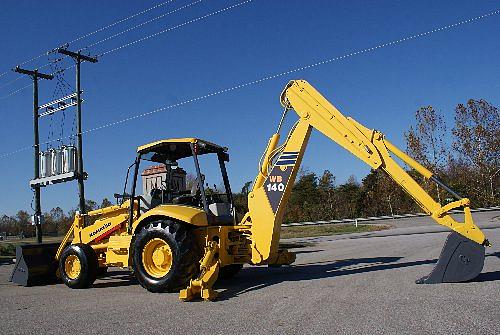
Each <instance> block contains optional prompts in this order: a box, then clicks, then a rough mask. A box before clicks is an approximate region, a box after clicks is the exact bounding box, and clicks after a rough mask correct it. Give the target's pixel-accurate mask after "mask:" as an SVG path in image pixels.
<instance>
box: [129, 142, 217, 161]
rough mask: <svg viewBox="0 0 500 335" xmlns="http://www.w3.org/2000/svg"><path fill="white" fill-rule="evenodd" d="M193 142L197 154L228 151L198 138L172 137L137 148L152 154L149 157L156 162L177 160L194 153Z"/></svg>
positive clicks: (142, 153)
mask: <svg viewBox="0 0 500 335" xmlns="http://www.w3.org/2000/svg"><path fill="white" fill-rule="evenodd" d="M191 144H193V146H194V149H195V152H196V154H197V155H204V154H208V153H225V152H226V151H227V148H225V147H221V146H218V145H217V144H214V143H211V142H208V141H204V140H200V139H198V138H171V139H167V140H160V141H156V142H152V143H149V144H145V145H142V146H140V147H138V148H137V152H138V153H139V154H141V155H145V154H150V155H148V156H150V158H148V159H150V160H152V161H155V162H163V161H165V160H167V159H168V160H171V161H175V160H178V159H181V158H185V157H189V156H192V155H193V152H192V150H191ZM226 155H227V154H226Z"/></svg>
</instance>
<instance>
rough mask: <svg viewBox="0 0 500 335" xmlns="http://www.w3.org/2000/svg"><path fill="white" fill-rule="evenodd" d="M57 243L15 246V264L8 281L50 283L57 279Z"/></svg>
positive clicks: (34, 284)
mask: <svg viewBox="0 0 500 335" xmlns="http://www.w3.org/2000/svg"><path fill="white" fill-rule="evenodd" d="M57 248H59V243H46V244H25V245H19V246H17V248H16V265H15V267H14V270H13V271H12V275H11V276H10V281H11V282H13V283H17V284H21V285H23V286H36V285H44V284H51V283H55V282H56V281H57V275H56V272H57V261H56V259H55V257H56V253H57Z"/></svg>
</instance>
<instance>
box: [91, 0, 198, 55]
mask: <svg viewBox="0 0 500 335" xmlns="http://www.w3.org/2000/svg"><path fill="white" fill-rule="evenodd" d="M202 1H203V0H196V1H194V2H191V3H189V4H187V5H184V6H182V7H179V8H177V9H174V10H171V11H169V12H167V13H164V14H162V15H159V16H157V17H154V18H152V19H150V20H147V21H145V22H143V23H140V24H138V25H135V26H133V27H130V28H128V29H125V30H123V31H120V32H119V33H116V34H113V35H111V36H108V37H106V38H105V39H102V40H100V41H97V42H94V43H92V44H89V45H87V46H86V47H84V48H83V50H85V49H88V48H92V47H93V46H96V45H98V44H101V43H103V42H106V41H109V40H111V39H113V38H115V37H118V36H120V35H123V34H125V33H128V32H129V31H132V30H134V29H137V28H140V27H142V26H144V25H146V24H149V23H152V22H154V21H156V20H159V19H161V18H164V17H166V16H168V15H171V14H174V13H177V12H178V11H181V10H183V9H186V8H188V7H191V6H193V5H196V4H199V3H200V2H202Z"/></svg>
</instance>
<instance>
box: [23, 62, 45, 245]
mask: <svg viewBox="0 0 500 335" xmlns="http://www.w3.org/2000/svg"><path fill="white" fill-rule="evenodd" d="M14 71H15V72H17V73H21V74H25V75H28V76H30V77H31V79H33V132H34V138H35V140H34V146H33V147H34V149H35V152H34V155H35V156H34V158H35V165H34V167H35V179H38V178H40V138H39V134H38V118H39V115H38V109H39V106H38V78H42V79H46V80H52V79H54V76H53V75H50V74H44V73H40V72H38V70H26V69H21V68H20V67H19V66H17V67H16V68H15V69H14ZM33 189H34V190H35V215H34V217H33V218H34V219H33V223H34V224H35V227H36V239H37V241H38V243H42V205H41V202H40V186H33Z"/></svg>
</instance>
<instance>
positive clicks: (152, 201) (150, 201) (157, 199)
mask: <svg viewBox="0 0 500 335" xmlns="http://www.w3.org/2000/svg"><path fill="white" fill-rule="evenodd" d="M141 198H142V199H141V200H142V201H141V203H142V204H144V206H141V214H144V213H145V212H147V211H148V210H150V209H152V208H155V207H156V206H159V205H161V204H162V202H161V190H159V189H157V188H153V189H152V190H151V191H150V192H149V194H147V193H145V194H143V195H142V196H141Z"/></svg>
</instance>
